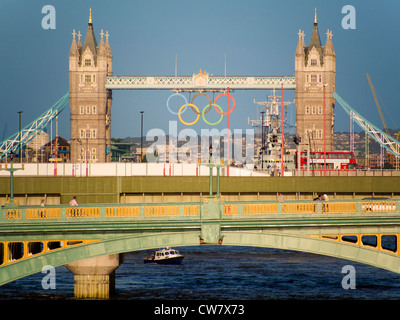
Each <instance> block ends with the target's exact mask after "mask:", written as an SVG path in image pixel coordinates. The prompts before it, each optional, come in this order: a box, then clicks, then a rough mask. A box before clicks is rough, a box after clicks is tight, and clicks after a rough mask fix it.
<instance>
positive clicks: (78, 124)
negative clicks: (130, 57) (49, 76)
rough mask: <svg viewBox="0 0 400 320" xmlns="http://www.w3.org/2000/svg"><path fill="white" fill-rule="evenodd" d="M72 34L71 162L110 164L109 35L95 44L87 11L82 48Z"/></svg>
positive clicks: (79, 40)
mask: <svg viewBox="0 0 400 320" xmlns="http://www.w3.org/2000/svg"><path fill="white" fill-rule="evenodd" d="M72 35H73V39H72V44H71V49H70V52H69V99H70V107H71V143H72V144H71V159H72V158H73V161H74V162H75V163H80V162H82V163H96V162H100V163H101V162H110V160H111V101H112V91H111V90H107V89H106V88H105V83H106V77H107V75H111V74H112V54H111V49H110V44H109V42H108V32H106V33H105V34H104V33H103V30H101V33H100V35H101V39H100V44H99V45H98V44H97V41H96V37H95V33H94V30H93V21H92V12H91V10H90V16H89V24H88V29H87V32H86V37H85V41H84V44H83V46H82V43H81V34H80V32H79V33H78V34H76V33H75V30H74V32H73V33H72ZM75 36H78V43H77V42H76V39H75ZM104 36H105V38H106V40H105V41H104Z"/></svg>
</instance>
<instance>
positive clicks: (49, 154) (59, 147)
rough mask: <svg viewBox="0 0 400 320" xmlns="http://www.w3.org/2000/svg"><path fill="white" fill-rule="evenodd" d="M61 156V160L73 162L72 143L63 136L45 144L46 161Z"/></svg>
mask: <svg viewBox="0 0 400 320" xmlns="http://www.w3.org/2000/svg"><path fill="white" fill-rule="evenodd" d="M51 158H59V159H61V161H60V162H71V145H70V143H69V142H68V141H67V140H65V139H64V138H63V137H60V136H58V137H56V138H54V139H53V140H52V141H50V142H48V143H46V144H45V145H44V159H43V160H44V162H49V161H50V159H51Z"/></svg>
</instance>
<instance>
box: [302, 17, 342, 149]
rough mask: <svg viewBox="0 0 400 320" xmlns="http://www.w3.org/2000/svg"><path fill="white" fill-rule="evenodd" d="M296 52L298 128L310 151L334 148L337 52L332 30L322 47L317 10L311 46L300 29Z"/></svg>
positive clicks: (303, 141) (328, 32)
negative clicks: (334, 93)
mask: <svg viewBox="0 0 400 320" xmlns="http://www.w3.org/2000/svg"><path fill="white" fill-rule="evenodd" d="M298 35H299V40H298V43H297V48H296V53H295V78H296V89H295V104H296V130H297V135H298V136H300V138H301V142H302V143H308V144H309V146H310V150H311V151H324V150H325V151H332V150H334V107H335V99H334V97H333V92H334V91H335V77H336V55H335V50H334V49H333V43H332V32H331V31H329V30H328V31H327V33H326V35H327V39H326V43H325V46H321V40H320V37H319V31H318V24H317V12H316V11H315V18H314V27H313V31H312V34H311V38H310V42H309V44H308V46H306V45H305V43H304V36H305V35H304V32H303V31H301V30H299V33H298Z"/></svg>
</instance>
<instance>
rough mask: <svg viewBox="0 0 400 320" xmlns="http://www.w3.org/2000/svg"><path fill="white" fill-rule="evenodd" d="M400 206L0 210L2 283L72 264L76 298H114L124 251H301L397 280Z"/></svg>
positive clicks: (222, 204)
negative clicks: (216, 248) (361, 266)
mask: <svg viewBox="0 0 400 320" xmlns="http://www.w3.org/2000/svg"><path fill="white" fill-rule="evenodd" d="M399 206H400V200H397V199H394V198H392V199H386V200H361V199H350V200H329V201H310V200H286V201H281V202H279V201H227V200H225V199H224V198H223V197H222V198H221V197H219V194H218V193H217V194H216V195H215V196H212V197H208V196H207V197H203V198H202V199H200V201H194V202H176V203H174V202H170V203H137V204H121V203H115V204H83V205H79V206H77V207H70V206H68V205H62V204H61V205H47V206H45V207H41V206H40V205H30V206H18V205H8V204H6V205H5V206H3V207H1V209H0V285H2V284H5V283H8V282H11V281H14V280H16V279H19V278H22V277H25V276H28V275H30V274H33V273H37V272H40V271H42V268H43V266H46V265H50V266H53V267H56V266H60V265H66V266H67V268H68V269H69V270H70V271H71V272H73V273H74V283H75V284H74V286H75V290H74V291H75V297H76V298H108V297H109V293H110V290H112V288H113V285H114V284H113V283H115V282H113V279H114V280H115V278H113V277H114V276H115V273H114V271H115V269H116V268H118V266H119V265H120V264H121V263H123V258H122V257H123V253H124V252H131V251H136V250H145V249H153V248H160V247H165V246H173V247H179V246H197V245H201V244H204V245H205V244H216V245H233V246H258V247H268V248H278V249H287V250H298V251H304V252H310V253H314V254H321V255H328V256H332V257H337V258H342V259H347V260H352V261H357V262H360V263H364V264H369V265H373V266H376V267H378V268H384V269H387V270H390V271H393V272H396V273H400V250H399V248H400V243H399V241H400V214H399Z"/></svg>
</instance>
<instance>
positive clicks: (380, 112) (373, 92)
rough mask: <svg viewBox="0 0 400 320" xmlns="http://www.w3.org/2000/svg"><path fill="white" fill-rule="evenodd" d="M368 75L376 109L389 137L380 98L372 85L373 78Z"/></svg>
mask: <svg viewBox="0 0 400 320" xmlns="http://www.w3.org/2000/svg"><path fill="white" fill-rule="evenodd" d="M366 75H367V79H368V83H369V86H370V87H371V91H372V95H373V96H374V99H375V103H376V107H377V108H378V111H379V115H380V116H381V119H382V123H383V127H384V128H385V132H386V134H387V135H390V134H389V130H388V128H387V126H386V122H385V118H384V117H383V114H382V110H381V106H380V105H379V101H378V98H377V96H376V93H375V89H374V85H373V84H372V81H371V78H370V76H369V74H368V73H367V74H366Z"/></svg>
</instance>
